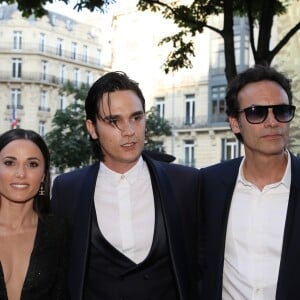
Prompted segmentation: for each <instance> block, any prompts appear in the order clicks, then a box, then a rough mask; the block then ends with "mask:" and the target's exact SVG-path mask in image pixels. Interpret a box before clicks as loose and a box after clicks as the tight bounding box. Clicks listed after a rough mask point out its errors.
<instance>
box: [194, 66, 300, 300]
mask: <svg viewBox="0 0 300 300" xmlns="http://www.w3.org/2000/svg"><path fill="white" fill-rule="evenodd" d="M226 105H227V115H228V118H229V123H230V126H231V129H232V132H233V133H234V134H235V135H236V137H237V138H238V140H239V141H240V142H242V143H243V144H244V150H245V156H244V157H242V158H237V159H233V160H229V161H226V162H223V163H219V164H216V165H214V166H210V167H207V168H203V169H201V170H200V173H201V198H200V199H201V207H202V213H203V226H202V230H203V236H204V240H203V241H202V242H204V243H205V249H204V252H203V253H202V256H203V257H204V270H205V272H204V279H203V298H201V299H209V300H215V299H223V300H229V299H230V300H232V299H235V300H245V299H252V300H272V299H276V300H294V299H300V280H299V272H300V160H299V159H298V158H296V157H295V156H294V155H293V154H291V153H290V152H289V150H288V139H289V137H288V134H289V126H290V121H292V119H293V117H294V113H295V106H293V105H292V92H291V86H290V81H289V80H288V79H287V78H286V77H285V76H284V75H283V74H281V73H279V72H278V71H276V70H275V69H273V68H270V67H265V66H254V67H253V68H249V69H247V70H245V71H244V72H242V73H240V74H239V75H238V76H237V77H236V78H235V79H233V81H232V82H231V83H230V84H229V86H228V89H227V94H226Z"/></svg>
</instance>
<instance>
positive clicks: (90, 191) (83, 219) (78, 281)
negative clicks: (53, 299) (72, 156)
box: [70, 163, 99, 299]
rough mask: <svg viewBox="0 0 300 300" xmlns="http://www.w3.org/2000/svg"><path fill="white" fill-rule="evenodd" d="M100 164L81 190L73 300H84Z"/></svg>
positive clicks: (72, 270)
mask: <svg viewBox="0 0 300 300" xmlns="http://www.w3.org/2000/svg"><path fill="white" fill-rule="evenodd" d="M98 170H99V163H96V164H94V165H92V166H91V167H90V168H89V169H88V171H87V172H86V174H85V178H84V180H83V184H82V188H81V190H80V197H79V199H80V201H79V203H78V207H77V213H76V216H75V222H74V228H73V230H74V231H73V243H72V247H73V249H72V257H71V264H70V274H71V277H72V279H71V282H72V287H73V289H72V291H71V293H73V294H72V299H82V296H83V285H84V277H85V267H86V264H87V256H88V250H89V239H90V227H91V226H90V224H91V215H92V214H91V212H92V203H93V199H94V191H95V185H96V179H97V174H98Z"/></svg>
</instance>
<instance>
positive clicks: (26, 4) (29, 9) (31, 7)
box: [0, 0, 115, 17]
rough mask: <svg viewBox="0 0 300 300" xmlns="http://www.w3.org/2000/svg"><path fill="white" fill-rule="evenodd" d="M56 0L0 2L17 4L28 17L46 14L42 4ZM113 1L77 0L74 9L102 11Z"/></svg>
mask: <svg viewBox="0 0 300 300" xmlns="http://www.w3.org/2000/svg"><path fill="white" fill-rule="evenodd" d="M57 1H58V2H64V3H65V4H69V3H70V0H57ZM53 2H56V0H34V1H33V0H32V1H28V0H6V1H0V3H7V4H15V3H16V4H17V5H18V9H19V10H20V11H21V12H22V16H23V17H29V16H31V15H35V16H36V17H42V16H43V15H46V14H47V10H45V9H44V7H43V6H44V5H45V4H47V3H53ZM113 3H115V0H80V1H78V2H77V3H76V4H75V6H74V9H75V10H77V11H81V10H83V9H88V10H90V11H92V12H93V11H94V10H99V11H100V12H102V13H104V12H105V11H106V8H107V7H108V6H109V5H110V4H113Z"/></svg>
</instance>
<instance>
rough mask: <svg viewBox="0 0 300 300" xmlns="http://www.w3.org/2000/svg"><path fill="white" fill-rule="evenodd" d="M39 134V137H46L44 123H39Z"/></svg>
mask: <svg viewBox="0 0 300 300" xmlns="http://www.w3.org/2000/svg"><path fill="white" fill-rule="evenodd" d="M39 134H40V135H41V136H45V135H46V122H45V121H39Z"/></svg>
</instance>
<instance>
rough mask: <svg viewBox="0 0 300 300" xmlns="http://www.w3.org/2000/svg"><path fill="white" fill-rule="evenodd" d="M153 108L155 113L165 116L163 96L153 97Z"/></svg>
mask: <svg viewBox="0 0 300 300" xmlns="http://www.w3.org/2000/svg"><path fill="white" fill-rule="evenodd" d="M155 109H156V112H157V114H158V115H159V116H160V117H161V118H163V119H164V117H165V97H157V98H155Z"/></svg>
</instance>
